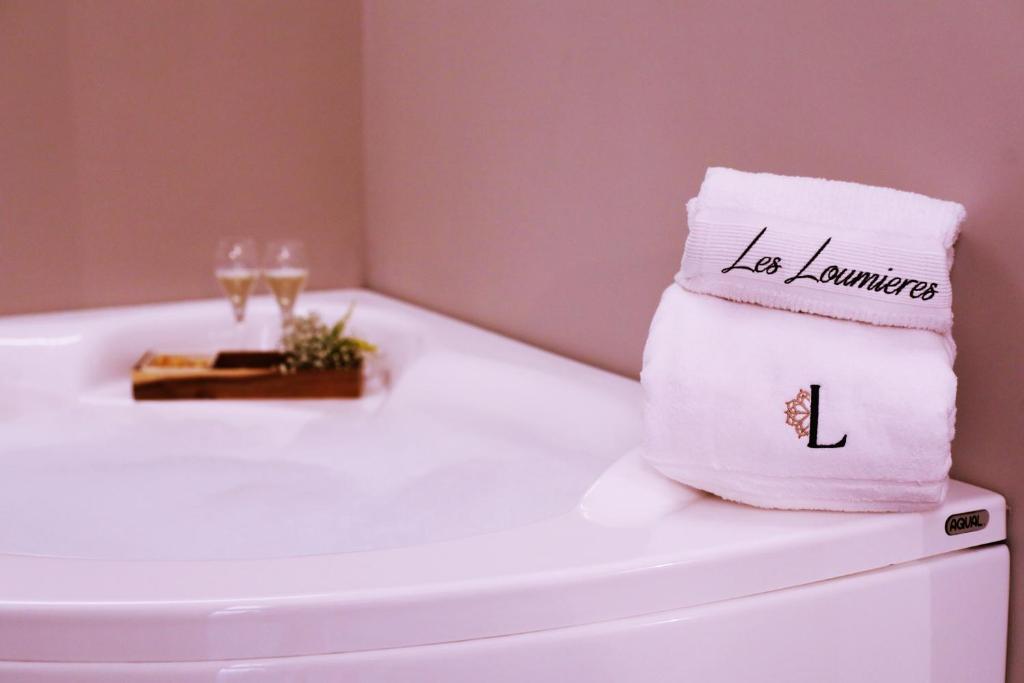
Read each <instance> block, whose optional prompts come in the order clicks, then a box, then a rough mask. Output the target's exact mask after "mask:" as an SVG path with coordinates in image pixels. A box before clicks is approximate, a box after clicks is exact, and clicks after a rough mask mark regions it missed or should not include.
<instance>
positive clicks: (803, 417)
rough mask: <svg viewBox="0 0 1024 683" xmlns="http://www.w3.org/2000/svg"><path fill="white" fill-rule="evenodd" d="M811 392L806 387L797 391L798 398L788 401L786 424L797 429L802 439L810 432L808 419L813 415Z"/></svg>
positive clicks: (797, 436)
mask: <svg viewBox="0 0 1024 683" xmlns="http://www.w3.org/2000/svg"><path fill="white" fill-rule="evenodd" d="M810 400H811V393H810V392H809V391H807V390H806V389H801V390H800V391H798V392H797V394H796V398H794V399H793V400H792V401H786V424H788V425H789V426H790V427H792V428H793V429H794V430H796V438H798V439H802V438H803V437H805V436H807V435H808V434H809V433H810V430H809V429H808V428H807V421H808V420H809V419H810V417H811V404H810Z"/></svg>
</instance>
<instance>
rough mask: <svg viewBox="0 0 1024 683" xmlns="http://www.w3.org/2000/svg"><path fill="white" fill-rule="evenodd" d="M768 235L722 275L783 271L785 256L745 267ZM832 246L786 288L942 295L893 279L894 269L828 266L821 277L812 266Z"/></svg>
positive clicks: (928, 285)
mask: <svg viewBox="0 0 1024 683" xmlns="http://www.w3.org/2000/svg"><path fill="white" fill-rule="evenodd" d="M767 231H768V226H765V227H763V228H761V232H759V233H757V236H756V237H754V239H753V240H751V242H750V243H749V244H748V245H747V246H746V248H745V249H744V250H743V252H742V253H741V254H740V255H739V256H738V257H736V260H735V261H733V263H732V265H730V266H727V267H725V268H722V273H723V274H724V273H728V272H730V271H732V270H737V269H738V270H745V271H749V272H751V273H763V274H765V275H775V274H776V273H778V272H779V270H780V269H781V268H782V267H783V263H782V257H781V256H762V257H760V258H758V259H757V260H756V261H754V262H753V263H752V264H751V263H749V262H748V263H747V264H744V263H743V261H744V259H745V258H746V256H747V254H748V253H749V252H750V250H751V249H753V247H754V245H755V244H757V242H758V241H759V240H760V239H761V237H762V236H764V234H765V233H766V232H767ZM831 242H832V238H831V237H829V238H827V239H826V240H825V241H824V242H823V243H822V245H821V246H820V247H818V250H817V251H816V252H814V255H813V256H811V257H810V258H809V259H808V260H807V262H806V263H804V265H803V266H802V267H801V268H800V270H799V271H797V272H796V273H795V274H794V275H791V276H789V277H787V278H786V279H785V280H783V282H784V283H785V284H787V285H788V284H792V283H793V282H795V281H797V280H811V281H812V282H819V283H822V284H833V285H836V286H840V287H856V288H858V289H868V290H870V291H872V292H882V293H884V294H889V295H891V296H900V295H901V294H903V293H904V291H906V292H907V294H908V295H909V296H910V298H911V299H922V300H924V301H928V300H929V299H932V298H933V297H934V296H935V294H936V292H937V291H938V287H939V285H938V283H937V282H926V281H924V280H918V279H915V278H908V277H900V276H898V275H889V273H890V272H892V271H893V268H892V267H889V268H888V272H886V273H884V274H882V273H873V272H871V271H867V270H857V269H854V268H844V267H841V266H839V265H836V264H831V265H828V266H825V267H824V268H822V269H821V270H820V271H818V272H817V274H815V273H814V271H811V272H808V271H810V270H811V266H812V265H813V264H814V262H815V261H817V260H818V258H819V257H820V256H821V255H822V252H824V251H825V248H826V247H828V245H829V244H830V243H831Z"/></svg>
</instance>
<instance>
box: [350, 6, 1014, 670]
mask: <svg viewBox="0 0 1024 683" xmlns="http://www.w3.org/2000/svg"><path fill="white" fill-rule="evenodd" d="M364 12H365V16H364V63H365V67H364V68H365V71H364V73H365V90H364V106H365V110H364V111H365V120H366V149H367V170H366V173H367V195H366V202H367V205H366V209H367V233H366V234H367V262H366V266H365V267H366V269H367V275H366V277H367V280H368V282H369V284H370V285H371V286H372V287H375V288H379V289H381V290H383V291H386V292H391V293H394V294H397V295H399V296H402V297H406V298H408V299H411V300H413V301H418V302H422V303H424V304H427V305H429V306H431V307H434V308H437V309H440V310H442V311H447V312H449V313H452V314H454V315H456V316H459V317H461V318H465V319H468V320H472V321H475V322H478V323H481V324H483V325H485V326H487V327H490V328H494V329H496V330H500V331H502V332H506V333H508V334H511V335H513V336H516V337H520V338H523V339H526V340H528V341H530V342H533V343H536V344H539V345H541V346H544V347H547V348H550V349H554V350H556V351H558V352H561V353H564V354H567V355H570V356H573V357H576V358H579V359H582V360H584V361H587V362H591V363H595V364H598V365H601V366H604V367H607V368H610V369H613V370H616V371H618V372H622V373H625V374H629V375H634V374H636V372H637V371H638V369H639V367H640V352H641V348H642V345H643V342H644V339H645V336H646V332H647V324H648V322H649V320H650V316H651V313H652V312H653V311H654V307H655V305H656V303H657V300H658V294H659V292H660V291H661V289H662V288H663V287H664V286H665V285H666V284H668V283H669V281H670V278H671V277H672V274H673V273H674V272H675V270H676V268H677V265H678V259H679V256H680V253H681V250H682V245H683V240H684V238H685V225H684V212H683V203H684V202H685V200H686V199H687V198H688V197H690V196H691V195H693V194H694V193H695V192H696V191H697V188H698V186H699V183H700V179H701V176H702V174H703V172H704V168H705V167H706V166H708V165H711V164H716V165H726V166H734V167H737V168H740V169H745V170H766V171H775V172H779V173H789V174H800V175H817V176H826V177H833V178H842V179H848V180H854V181H861V182H866V183H872V184H879V185H890V186H894V187H898V188H903V189H908V190H915V191H918V192H923V193H925V194H930V195H934V196H937V197H943V198H949V199H955V200H958V201H961V202H963V203H964V204H965V205H966V206H967V208H968V212H969V223H968V224H967V225H966V228H965V233H964V236H963V238H962V240H961V242H960V245H959V247H958V255H957V263H956V267H955V270H954V283H955V289H956V295H957V297H956V329H955V333H956V336H957V339H958V341H959V344H960V357H959V359H958V362H957V368H956V369H957V372H958V374H959V376H960V399H959V411H960V412H959V420H958V434H957V439H956V444H955V451H954V457H955V461H956V464H955V467H954V473H955V474H956V475H957V476H959V477H961V478H963V479H966V480H968V481H972V482H976V483H979V484H983V485H986V486H991V487H993V488H995V489H996V490H999V491H1002V492H1004V493H1006V494H1007V496H1008V497H1009V499H1010V502H1011V505H1015V506H1024V465H1022V464H1021V463H1022V460H1021V446H1022V444H1024V427H1022V425H1024V390H1022V387H1024V363H1022V359H1021V351H1022V344H1021V339H1022V338H1024V320H1022V314H1024V305H1022V301H1024V269H1022V267H1021V261H1022V259H1024V246H1022V241H1024V240H1022V237H1021V234H1022V233H1021V225H1020V222H1021V220H1022V218H1024V158H1022V155H1024V114H1022V112H1024V40H1022V39H1021V35H1022V34H1024V4H1021V3H1009V2H1007V3H985V4H982V5H971V6H965V5H963V4H961V3H952V2H949V3H934V2H924V1H918V2H904V3H890V2H886V1H885V0H870V1H862V2H848V3H821V2H816V1H811V0H807V1H802V2H791V3H785V4H780V3H774V2H745V3H721V2H717V1H709V2H685V3H683V2H649V1H648V2H622V1H621V0H617V1H603V2H602V1H594V0H572V1H569V0H560V1H559V2H539V3H524V2H515V3H513V2H487V3H481V2H475V1H474V0H464V1H458V2H421V1H415V2H413V1H408V2H389V3H376V2H370V3H367V4H366V7H365V9H364ZM1011 534H1012V544H1013V545H1014V546H1015V547H1016V546H1018V545H1021V546H1024V525H1022V524H1018V523H1013V524H1012V527H1011ZM1015 562H1016V563H1017V564H1018V566H1020V565H1021V564H1024V554H1021V553H1017V554H1016V557H1015ZM1015 575H1016V576H1017V577H1018V578H1017V583H1016V586H1017V587H1016V589H1015V596H1017V597H1019V596H1024V583H1021V579H1020V578H1019V577H1021V576H1024V571H1018V572H1015ZM1016 632H1017V634H1018V635H1017V636H1016V637H1015V643H1016V644H1015V650H1016V652H1015V653H1013V654H1012V655H1011V665H1012V667H1013V670H1014V671H1015V672H1016V674H1017V675H1016V676H1015V679H1016V680H1021V681H1024V642H1021V641H1022V638H1021V636H1020V634H1024V628H1018V629H1017V630H1016Z"/></svg>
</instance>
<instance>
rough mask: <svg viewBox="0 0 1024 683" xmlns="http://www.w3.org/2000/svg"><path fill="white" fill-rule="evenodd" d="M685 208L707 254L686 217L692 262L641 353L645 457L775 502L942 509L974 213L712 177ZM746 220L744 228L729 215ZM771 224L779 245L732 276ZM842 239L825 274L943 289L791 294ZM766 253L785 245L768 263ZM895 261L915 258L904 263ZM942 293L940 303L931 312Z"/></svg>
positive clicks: (945, 205) (749, 497) (877, 191)
mask: <svg viewBox="0 0 1024 683" xmlns="http://www.w3.org/2000/svg"><path fill="white" fill-rule="evenodd" d="M801 188H804V191H801ZM689 210H690V218H691V221H694V220H696V221H698V224H697V230H698V231H700V230H703V235H702V236H700V235H699V236H698V239H699V240H700V245H701V246H700V253H698V254H691V253H690V251H691V249H692V248H693V245H694V228H695V225H694V223H693V222H691V233H690V239H689V240H688V241H687V254H686V256H684V259H683V268H682V270H681V272H680V275H679V276H677V278H676V281H677V282H676V284H673V285H671V286H670V287H669V288H668V289H667V290H666V291H665V293H664V294H663V296H662V300H661V303H660V305H659V307H658V311H657V313H656V314H655V317H654V320H653V322H652V323H651V330H650V335H649V337H648V340H647V346H646V348H645V351H644V368H643V372H642V374H641V381H642V383H643V387H644V391H645V397H646V406H645V419H646V439H645V444H644V455H645V456H646V458H647V459H648V460H649V461H650V463H651V464H652V465H653V466H654V467H655V468H657V469H658V470H660V471H661V472H662V473H664V474H666V475H668V476H669V477H672V478H674V479H677V480H679V481H682V482H684V483H687V484H690V485H692V486H695V487H697V488H701V489H704V490H706V491H710V492H712V493H715V494H718V495H720V496H722V497H724V498H729V499H732V500H737V501H741V502H745V503H749V504H752V505H758V506H762V507H773V508H810V509H825V510H854V511H866V510H871V511H897V510H918V509H925V508H929V507H933V506H935V505H936V504H938V503H940V502H941V501H942V499H943V497H944V496H945V491H946V485H947V480H948V472H949V467H950V441H951V440H952V438H953V426H954V416H955V397H956V377H955V375H954V374H953V370H952V365H953V357H954V354H955V349H954V346H953V342H952V337H951V336H950V334H949V332H948V329H949V324H950V322H951V314H950V312H949V302H950V299H949V296H950V292H949V280H948V267H949V263H950V262H951V258H952V257H951V247H952V242H953V240H954V239H955V237H956V232H957V228H958V225H959V222H960V219H961V218H962V216H963V209H962V207H960V206H959V205H957V204H952V203H950V202H940V201H937V200H931V199H928V198H926V197H922V196H920V195H912V194H909V193H901V192H897V191H895V190H886V189H883V188H867V187H862V186H857V185H854V184H851V183H835V182H831V181H822V180H817V179H805V178H781V177H779V176H768V175H765V174H756V175H755V174H743V173H739V172H737V171H729V170H727V169H711V170H709V172H708V176H707V178H706V180H705V182H704V185H703V186H702V188H701V193H700V196H699V197H698V198H697V199H696V200H695V201H693V202H691V204H690V206H689ZM730 211H735V212H738V213H733V214H729V212H730ZM737 215H740V216H741V217H742V218H743V220H744V221H747V222H746V223H743V221H736V220H728V219H733V218H735V217H736V216H737ZM753 215H756V220H750V217H751V216H753ZM716 221H720V222H716ZM848 226H855V227H848ZM865 226H870V227H871V229H870V230H868V229H865ZM737 227H740V228H743V229H744V230H747V231H748V232H746V233H742V232H739V231H737V230H736V228H737ZM762 229H764V230H765V231H766V232H765V234H764V235H762V239H763V238H764V237H765V236H766V235H767V234H770V233H773V231H774V232H775V233H776V234H777V237H779V239H776V240H775V241H773V242H771V243H769V242H757V243H756V244H755V245H754V248H752V249H751V250H750V251H748V252H747V254H746V256H745V257H744V260H741V261H740V263H741V265H749V266H750V267H751V270H744V269H740V268H734V269H732V270H729V266H730V265H731V264H732V263H734V262H735V261H736V260H737V257H738V256H739V255H740V253H739V252H742V251H743V249H744V248H745V246H746V245H747V244H749V242H750V241H751V240H752V238H753V237H754V236H756V235H757V233H758V232H759V231H761V230H762ZM736 235H739V238H738V239H737V238H736ZM829 238H832V242H830V243H829V246H831V245H832V244H834V243H836V242H839V241H843V242H845V243H846V244H848V245H852V246H851V247H850V248H844V249H841V250H831V251H823V252H822V254H826V253H827V254H829V256H830V257H832V258H829V259H828V260H827V263H828V264H829V265H831V264H833V263H835V264H836V265H837V267H845V268H848V269H853V268H856V269H857V270H862V271H867V270H868V268H867V267H865V266H866V265H870V266H871V267H873V268H874V269H875V270H873V271H870V272H874V273H876V274H877V273H878V271H881V272H882V273H886V274H890V276H892V277H895V276H894V275H892V273H895V272H897V271H896V269H897V268H900V269H901V270H900V271H899V273H900V274H899V276H898V277H900V278H906V279H914V280H915V281H916V282H915V283H914V284H916V283H917V282H926V283H927V284H926V285H924V286H918V288H917V292H918V294H919V295H921V294H923V293H924V292H925V291H927V289H928V287H929V286H930V285H931V284H934V285H935V289H936V290H938V291H937V293H936V294H935V295H933V296H931V297H929V298H928V299H925V300H923V301H922V300H921V296H917V297H913V298H911V297H909V296H906V294H908V290H912V289H913V287H914V284H911V285H909V286H907V287H904V289H903V295H904V296H903V298H902V299H899V300H897V299H898V297H897V296H895V295H893V294H885V292H884V285H883V287H882V290H881V291H880V292H870V293H868V294H866V295H865V294H864V293H862V290H861V288H860V287H858V286H857V284H856V283H854V284H853V285H852V286H847V285H837V284H834V283H833V282H831V281H826V282H821V281H818V280H816V281H814V282H811V281H809V280H808V281H807V282H806V283H800V287H799V288H798V287H794V286H793V285H792V284H790V285H787V284H785V282H784V281H785V279H786V278H788V277H790V276H792V275H793V274H794V273H795V272H798V271H799V270H800V268H802V267H803V266H804V265H805V263H806V261H807V259H808V257H809V256H810V255H811V254H813V253H814V251H815V250H816V249H818V247H819V246H820V244H821V242H823V241H825V240H827V239H829ZM815 240H818V241H817V243H816V242H815ZM737 245H738V246H739V250H738V251H735V250H734V249H735V247H736V246H737ZM759 245H769V246H772V247H778V248H779V250H774V249H768V250H764V251H761V252H759V253H757V254H756V256H755V254H754V253H753V252H754V250H755V249H756V248H757V247H758V246H759ZM808 246H810V247H811V250H810V253H806V251H805V249H806V247H808ZM784 248H785V249H789V251H785V250H783V249H784ZM797 254H799V256H800V257H799V258H797V259H794V256H795V255H797ZM894 254H895V255H900V254H902V255H904V256H907V257H908V258H906V259H904V260H903V261H901V262H899V263H893V262H891V261H889V259H891V258H893V255H894ZM922 255H923V256H922ZM838 257H844V258H854V257H856V258H859V259H860V260H857V261H856V262H855V263H852V264H840V263H837V261H838ZM933 257H941V262H938V264H937V262H936V261H935V260H934V258H933ZM776 258H778V261H773V259H776ZM762 259H767V260H762ZM758 262H760V263H761V264H762V266H761V268H760V269H759V268H757V264H758ZM772 263H778V267H777V268H775V269H774V270H772V268H771V265H772ZM825 264H826V261H824V260H823V261H822V262H821V263H820V264H819V266H821V267H824V265H825ZM890 267H891V268H893V270H892V271H890V270H887V269H888V268H890ZM723 269H725V270H726V272H724V273H723V272H722V271H723ZM769 271H771V272H769ZM818 271H819V272H820V268H819V269H818ZM879 276H880V277H881V274H879ZM862 278H866V276H862ZM929 278H931V279H929ZM797 282H799V281H797ZM737 283H738V284H737ZM872 284H876V282H875V281H872ZM684 287H685V288H686V289H690V290H695V291H696V292H707V293H710V294H712V295H709V294H707V293H694V291H686V289H684ZM787 288H791V289H787ZM897 289H899V284H897V285H895V286H893V287H890V290H893V291H895V290H897ZM848 290H853V293H851V292H850V291H848ZM940 294H941V295H942V296H943V297H944V298H943V300H942V302H941V305H938V306H936V305H931V302H933V301H935V300H936V299H937V298H938V297H939V295H940ZM879 295H880V296H879ZM881 297H889V298H890V299H893V300H892V301H890V300H889V299H886V298H881ZM730 299H732V300H730ZM737 299H739V300H742V301H752V302H757V303H760V304H761V305H753V304H748V303H738V302H737V301H736V300H737ZM779 309H789V310H779ZM795 311H814V312H816V313H819V315H814V314H809V313H807V312H804V313H799V312H795ZM825 314H827V315H829V316H834V317H824V315H825ZM836 318H854V319H857V320H869V321H873V322H875V323H876V324H867V323H865V322H856V321H854V320H840V319H836ZM880 323H884V324H880ZM893 325H904V326H906V327H895V326H893ZM913 328H918V329H913ZM936 330H942V331H941V332H939V331H936Z"/></svg>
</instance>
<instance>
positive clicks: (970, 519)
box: [946, 510, 988, 536]
mask: <svg viewBox="0 0 1024 683" xmlns="http://www.w3.org/2000/svg"><path fill="white" fill-rule="evenodd" d="M987 526H988V510H973V511H972V512H961V513H959V514H956V515H950V516H949V517H947V518H946V535H948V536H956V535H957V534H966V533H969V532H971V531H981V530H982V529H984V528H985V527H987Z"/></svg>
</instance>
